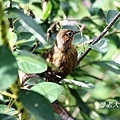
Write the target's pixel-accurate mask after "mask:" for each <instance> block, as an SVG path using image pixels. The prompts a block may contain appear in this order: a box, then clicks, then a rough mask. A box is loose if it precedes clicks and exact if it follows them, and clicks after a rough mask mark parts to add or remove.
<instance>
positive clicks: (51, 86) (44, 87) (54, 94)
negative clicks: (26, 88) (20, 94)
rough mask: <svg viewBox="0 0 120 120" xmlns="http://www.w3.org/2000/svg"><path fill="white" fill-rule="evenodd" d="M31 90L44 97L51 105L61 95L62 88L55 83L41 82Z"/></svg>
mask: <svg viewBox="0 0 120 120" xmlns="http://www.w3.org/2000/svg"><path fill="white" fill-rule="evenodd" d="M31 90H33V91H35V92H38V93H40V94H42V95H44V96H45V97H46V98H47V99H49V101H50V102H51V103H52V102H54V101H55V100H56V99H57V98H58V97H59V95H60V94H61V93H62V91H63V88H62V87H61V86H60V85H58V84H56V83H52V82H42V83H39V84H37V85H35V86H34V87H32V88H31Z"/></svg>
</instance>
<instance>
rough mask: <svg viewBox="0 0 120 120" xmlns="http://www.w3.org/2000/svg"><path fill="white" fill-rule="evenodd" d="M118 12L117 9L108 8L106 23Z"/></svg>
mask: <svg viewBox="0 0 120 120" xmlns="http://www.w3.org/2000/svg"><path fill="white" fill-rule="evenodd" d="M118 13H119V11H117V10H109V11H108V13H107V18H106V20H107V23H110V22H111V21H112V20H113V18H114V17H115V16H116V15H117V14H118Z"/></svg>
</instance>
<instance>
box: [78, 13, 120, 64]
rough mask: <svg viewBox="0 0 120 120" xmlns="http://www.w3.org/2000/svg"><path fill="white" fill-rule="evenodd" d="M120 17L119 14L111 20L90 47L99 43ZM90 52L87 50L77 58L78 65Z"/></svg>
mask: <svg viewBox="0 0 120 120" xmlns="http://www.w3.org/2000/svg"><path fill="white" fill-rule="evenodd" d="M119 17H120V12H119V13H118V14H117V15H116V16H115V17H114V18H113V20H112V21H111V22H110V23H109V24H108V26H107V27H106V28H105V29H104V30H103V31H102V32H101V34H100V35H99V36H98V37H97V38H96V39H95V40H94V41H93V42H92V44H91V45H94V44H95V43H97V42H98V41H100V39H101V38H102V37H104V35H105V34H106V33H107V32H108V30H109V29H110V28H111V27H112V26H113V24H114V23H115V22H116V21H117V20H118V18H119ZM90 51H91V48H88V49H87V50H86V51H85V52H84V53H83V54H82V55H81V56H80V57H79V58H78V64H79V63H80V62H81V60H82V59H83V58H84V57H85V56H86V55H87V54H88V53H89V52H90Z"/></svg>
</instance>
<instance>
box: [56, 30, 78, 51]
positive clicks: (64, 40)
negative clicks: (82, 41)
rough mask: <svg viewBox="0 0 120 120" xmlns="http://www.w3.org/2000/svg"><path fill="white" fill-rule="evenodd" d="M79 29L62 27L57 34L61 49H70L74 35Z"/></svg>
mask: <svg viewBox="0 0 120 120" xmlns="http://www.w3.org/2000/svg"><path fill="white" fill-rule="evenodd" d="M78 32H79V31H73V30H69V29H62V30H60V31H59V33H58V34H57V38H56V39H57V45H58V47H59V48H60V49H63V50H64V49H68V48H69V47H70V46H71V45H72V41H73V37H74V35H75V34H76V33H78Z"/></svg>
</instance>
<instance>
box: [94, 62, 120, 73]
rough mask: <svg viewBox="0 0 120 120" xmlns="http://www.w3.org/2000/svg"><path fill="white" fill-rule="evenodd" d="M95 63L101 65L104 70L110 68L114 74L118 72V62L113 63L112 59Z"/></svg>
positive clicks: (119, 67)
mask: <svg viewBox="0 0 120 120" xmlns="http://www.w3.org/2000/svg"><path fill="white" fill-rule="evenodd" d="M96 64H97V65H99V66H102V68H104V69H106V70H110V71H112V72H114V73H116V74H120V64H118V63H115V62H114V61H98V62H96Z"/></svg>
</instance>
